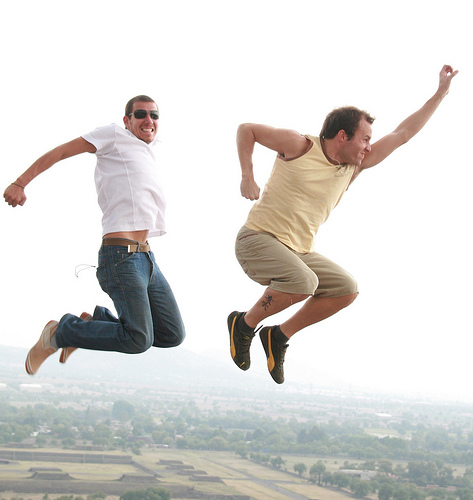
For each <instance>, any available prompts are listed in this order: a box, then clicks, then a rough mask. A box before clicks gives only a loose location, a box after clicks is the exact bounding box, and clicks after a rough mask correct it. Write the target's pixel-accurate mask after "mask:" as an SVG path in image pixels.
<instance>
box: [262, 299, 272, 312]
mask: <svg viewBox="0 0 473 500" xmlns="http://www.w3.org/2000/svg"><path fill="white" fill-rule="evenodd" d="M272 303H273V296H272V295H266V297H264V299H263V300H262V301H261V305H262V306H263V308H264V310H265V311H267V310H268V307H269V306H270V305H271V304H272Z"/></svg>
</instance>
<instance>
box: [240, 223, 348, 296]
mask: <svg viewBox="0 0 473 500" xmlns="http://www.w3.org/2000/svg"><path fill="white" fill-rule="evenodd" d="M235 254H236V257H237V259H238V262H239V263H240V265H241V267H242V268H243V270H244V271H245V273H246V274H247V275H248V276H249V277H250V278H251V279H252V280H254V281H256V282H257V283H260V284H261V285H264V286H268V287H270V288H271V289H273V290H277V291H279V292H285V293H297V294H308V295H315V296H317V297H341V296H343V295H351V294H352V293H357V292H358V286H357V284H356V281H355V280H354V278H353V276H351V274H349V273H347V272H346V271H345V270H344V269H343V268H342V267H340V266H339V265H338V264H335V263H334V262H332V261H331V260H329V259H327V258H325V257H324V256H323V255H320V254H318V253H315V252H311V253H307V254H303V253H298V252H295V251H294V250H292V249H290V248H289V247H288V246H286V245H284V244H283V243H281V242H280V241H279V240H278V239H277V238H276V237H275V236H273V235H272V234H270V233H266V232H263V231H254V230H252V229H249V228H247V227H246V226H243V227H242V228H241V229H240V232H239V233H238V235H237V239H236V244H235Z"/></svg>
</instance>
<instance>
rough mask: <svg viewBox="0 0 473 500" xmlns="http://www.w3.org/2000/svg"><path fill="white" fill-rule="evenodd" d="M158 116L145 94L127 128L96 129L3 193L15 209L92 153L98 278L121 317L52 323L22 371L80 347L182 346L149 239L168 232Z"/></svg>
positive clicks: (129, 108)
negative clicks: (37, 181)
mask: <svg viewBox="0 0 473 500" xmlns="http://www.w3.org/2000/svg"><path fill="white" fill-rule="evenodd" d="M158 120H159V111H158V107H157V105H156V103H155V102H154V100H153V99H151V98H150V97H148V96H144V95H141V96H137V97H134V98H133V99H131V100H130V101H129V102H128V103H127V105H126V108H125V116H124V118H123V122H124V124H125V129H123V128H122V127H119V126H118V125H109V126H105V127H99V128H97V129H95V130H94V131H93V132H90V133H89V134H84V135H83V136H81V137H78V138H77V139H74V140H72V141H70V142H68V143H66V144H63V145H61V146H58V147H56V148H55V149H53V150H51V151H49V152H48V153H46V154H45V155H43V156H42V157H41V158H39V159H38V160H36V161H35V162H34V163H33V164H32V165H31V166H30V167H29V168H28V169H27V170H26V171H25V172H24V173H23V174H22V175H20V177H18V178H17V180H16V181H15V182H13V183H12V184H11V185H10V186H8V187H7V189H6V190H5V193H4V198H5V201H6V202H7V203H8V204H9V205H11V206H12V207H16V206H22V205H24V203H25V202H26V195H25V188H26V186H27V185H28V184H29V183H30V182H31V181H32V180H33V179H34V178H35V177H36V176H38V175H39V174H41V173H42V172H44V171H46V170H47V169H49V168H50V167H52V166H53V165H54V164H55V163H57V162H58V161H60V160H64V159H66V158H70V157H72V156H75V155H78V154H81V153H94V154H95V155H96V156H97V167H96V170H95V183H96V188H97V194H98V202H99V205H100V208H101V209H102V212H103V218H102V236H103V239H102V245H101V247H100V250H99V262H98V267H97V279H98V281H99V283H100V286H101V287H102V289H103V290H104V291H105V292H106V293H108V295H109V296H110V297H111V299H112V300H113V303H114V305H115V308H116V310H117V314H118V318H117V317H115V316H114V315H113V314H112V313H111V312H110V311H109V310H108V309H106V308H104V307H101V306H97V307H96V308H95V311H94V313H93V314H92V315H91V314H88V313H82V314H81V316H80V317H77V316H74V315H72V314H66V315H64V316H63V317H62V318H61V319H60V321H59V322H58V321H50V322H49V323H47V325H46V326H45V327H44V329H43V332H42V333H41V336H40V338H39V340H38V342H37V343H36V344H35V345H34V346H33V347H32V348H31V350H30V351H29V353H28V355H27V358H26V361H25V368H26V371H27V372H28V373H29V374H30V375H34V374H35V373H36V372H37V371H38V369H39V368H40V366H41V364H42V363H43V362H44V361H45V360H46V359H47V358H48V357H49V356H50V355H51V354H53V353H55V352H56V351H57V350H58V349H62V351H61V355H60V358H59V361H60V362H62V363H64V362H66V360H67V358H68V357H69V356H70V354H71V353H72V352H73V351H74V350H75V349H77V348H82V349H92V350H100V351H117V352H124V353H141V352H144V351H146V350H147V349H149V348H150V347H151V346H154V347H175V346H178V345H179V344H181V343H182V341H183V340H184V337H185V329H184V325H183V322H182V318H181V314H180V312H179V308H178V305H177V303H176V300H175V298H174V295H173V293H172V290H171V288H170V286H169V284H168V283H167V281H166V279H165V278H164V276H163V275H162V273H161V271H160V270H159V267H158V266H157V264H156V260H155V258H154V255H153V253H152V252H151V250H150V246H149V243H148V237H153V236H160V235H163V234H164V233H165V232H166V225H165V221H164V215H165V208H166V204H165V200H164V196H163V193H162V191H161V188H160V186H159V184H158V182H157V180H156V177H155V169H156V164H155V158H154V154H153V146H154V145H155V144H156V142H157V141H156V134H157V132H158Z"/></svg>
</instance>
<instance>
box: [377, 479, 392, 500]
mask: <svg viewBox="0 0 473 500" xmlns="http://www.w3.org/2000/svg"><path fill="white" fill-rule="evenodd" d="M393 494H394V487H393V486H392V485H390V484H389V483H383V484H382V485H381V486H380V488H379V490H378V499H379V500H391V498H392V497H393Z"/></svg>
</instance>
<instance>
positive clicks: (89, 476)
mask: <svg viewBox="0 0 473 500" xmlns="http://www.w3.org/2000/svg"><path fill="white" fill-rule="evenodd" d="M44 451H52V452H57V453H60V454H64V453H65V452H64V450H60V449H57V450H54V449H51V450H44ZM116 454H117V455H120V454H121V453H116ZM121 455H123V454H121ZM284 459H285V461H286V463H285V465H284V466H283V469H285V470H276V469H272V468H270V467H266V466H263V465H260V464H256V463H253V462H251V461H249V460H246V459H242V458H239V457H238V456H236V455H235V454H234V453H232V452H215V451H212V452H211V451H194V450H176V449H154V450H149V449H148V450H144V451H143V453H142V454H141V455H138V456H133V460H134V462H136V463H137V464H139V465H140V466H144V467H145V468H147V469H149V470H151V471H153V472H155V473H156V475H157V479H158V481H159V482H157V481H156V483H147V482H143V481H142V480H143V478H146V477H147V478H149V480H150V481H153V474H152V473H150V472H149V471H148V472H143V470H142V469H140V468H139V467H137V466H135V465H133V464H103V463H99V464H95V463H94V464H90V463H75V462H61V463H59V462H44V461H40V462H36V461H26V460H25V461H11V462H10V463H3V464H1V465H0V499H2V500H3V499H5V500H9V499H10V498H13V497H19V498H24V499H25V500H28V499H31V500H39V499H42V498H43V495H44V494H45V493H48V497H49V499H54V498H57V497H58V496H60V494H69V495H71V494H76V495H81V496H82V497H83V498H86V496H87V494H91V493H94V492H97V491H103V492H105V493H107V494H108V491H109V490H108V487H109V484H110V483H113V484H114V485H116V484H117V483H118V482H119V480H120V478H122V477H123V476H126V478H127V481H128V482H127V483H126V484H124V485H123V488H128V489H142V488H145V487H148V486H159V487H163V488H167V487H170V488H171V487H176V486H183V487H189V488H194V489H195V490H198V491H199V492H202V493H206V494H209V495H215V494H220V495H248V496H249V497H251V498H252V499H256V500H284V499H287V498H289V496H288V494H287V492H293V493H297V494H299V495H301V496H302V498H307V499H319V500H345V499H347V498H353V497H352V495H351V494H350V493H348V492H346V494H345V493H344V492H343V491H333V490H331V489H326V488H321V487H318V486H315V485H312V484H310V483H309V482H308V479H307V477H306V478H304V477H298V476H297V475H295V474H294V473H293V465H294V464H295V463H297V462H304V463H306V464H307V467H308V468H310V466H311V465H312V464H313V463H315V462H316V461H317V458H315V457H284ZM164 461H176V462H179V463H180V464H177V465H175V466H172V465H170V464H169V463H166V462H164ZM326 465H327V468H328V469H331V468H332V467H333V468H334V469H336V468H337V465H336V464H335V463H334V462H333V461H330V460H328V461H327V462H326ZM175 467H181V469H179V468H175ZM52 469H55V470H56V472H59V471H58V469H60V472H61V473H62V474H68V475H69V477H70V479H68V480H56V481H51V482H50V483H55V484H54V488H53V489H52V490H51V489H50V490H47V489H44V490H41V491H39V490H38V491H35V492H34V493H33V492H31V491H30V490H28V489H25V485H26V486H27V487H29V488H31V483H32V481H35V480H34V479H32V474H33V473H34V472H32V470H39V471H45V472H46V471H52ZM133 478H137V480H138V483H137V484H136V483H134V482H133ZM209 478H213V479H214V480H212V481H210V480H209ZM10 481H14V482H15V483H14V484H16V489H15V490H13V489H12V490H11V491H10V490H9V491H8V492H6V491H2V489H1V488H2V487H1V484H11V483H10ZM37 484H38V482H37ZM39 484H41V485H42V484H43V483H42V482H39ZM87 484H89V485H90V484H93V485H94V486H93V487H95V488H97V487H98V489H95V490H94V489H91V490H90V491H88V493H86V492H85V490H84V487H85V485H87ZM122 484H123V483H122ZM75 485H77V486H79V485H81V487H80V488H79V487H77V490H76V491H74V486H75ZM97 485H98V486H97ZM100 485H101V486H100ZM61 486H63V490H61V491H56V492H54V489H56V488H61ZM40 487H41V486H38V488H40ZM28 491H30V492H28ZM124 491H125V490H124ZM107 498H108V499H110V500H115V499H118V498H119V495H117V494H115V495H114V494H108V496H107ZM173 498H176V499H177V498H180V497H179V496H174V495H173ZM183 498H185V496H184V497H183Z"/></svg>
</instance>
